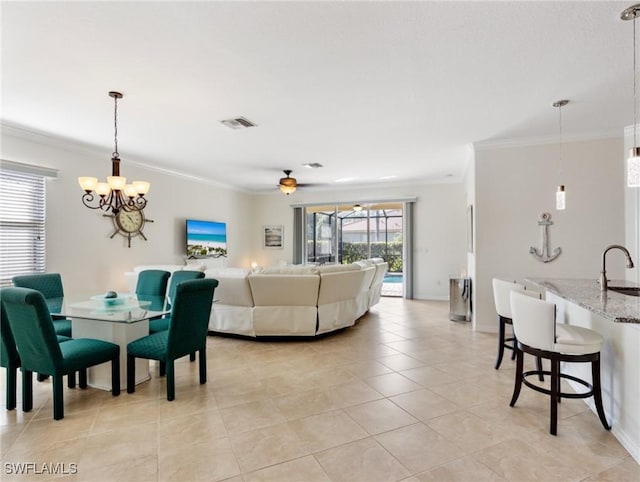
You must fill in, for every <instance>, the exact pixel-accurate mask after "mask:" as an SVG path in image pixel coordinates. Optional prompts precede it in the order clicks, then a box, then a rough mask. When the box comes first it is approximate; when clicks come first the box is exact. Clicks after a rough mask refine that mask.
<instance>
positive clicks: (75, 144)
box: [0, 121, 250, 193]
mask: <svg viewBox="0 0 640 482" xmlns="http://www.w3.org/2000/svg"><path fill="white" fill-rule="evenodd" d="M0 130H1V131H2V135H3V136H4V135H7V136H10V137H15V138H17V139H21V140H25V141H29V142H35V143H38V144H41V145H45V146H48V147H55V148H58V149H65V150H69V151H73V152H77V153H81V154H88V155H91V156H96V157H100V156H103V155H104V152H105V149H104V148H101V147H99V146H96V145H94V144H89V143H86V142H81V141H77V140H75V139H70V138H68V137H63V136H58V135H55V134H51V133H49V132H44V131H40V130H36V129H32V128H29V127H25V126H22V125H18V124H13V123H8V122H6V121H0ZM127 165H132V166H136V167H139V168H142V169H146V170H148V171H153V172H157V173H160V174H164V175H167V176H172V177H179V178H182V179H185V180H188V181H193V182H199V183H202V184H207V185H211V186H215V187H219V188H222V189H227V190H229V191H238V192H245V193H249V192H250V191H247V190H246V189H241V188H238V187H236V186H230V185H227V184H224V183H222V182H220V181H216V180H214V179H209V178H206V177H202V176H195V175H192V174H185V173H182V172H178V171H174V170H173V169H167V168H163V167H158V166H154V165H153V164H152V163H151V162H150V161H146V160H136V159H135V158H131V157H129V156H127Z"/></svg>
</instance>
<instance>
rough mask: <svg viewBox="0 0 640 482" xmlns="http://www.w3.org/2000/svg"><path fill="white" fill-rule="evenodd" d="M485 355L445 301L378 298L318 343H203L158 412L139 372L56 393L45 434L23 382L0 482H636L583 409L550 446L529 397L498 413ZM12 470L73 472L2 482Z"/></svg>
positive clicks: (565, 407)
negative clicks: (133, 384)
mask: <svg viewBox="0 0 640 482" xmlns="http://www.w3.org/2000/svg"><path fill="white" fill-rule="evenodd" d="M496 344H497V343H496V337H495V335H489V334H482V333H474V332H473V331H471V329H470V326H469V324H468V323H457V322H451V321H449V320H448V304H447V303H446V302H425V301H406V300H402V299H398V298H383V299H382V301H381V303H380V304H378V305H377V306H376V307H374V308H373V309H372V310H371V312H370V313H369V314H368V315H366V316H365V317H364V318H362V319H361V320H360V322H359V323H358V324H357V325H356V326H354V327H353V328H350V329H348V330H346V331H344V332H342V333H338V334H335V335H333V336H330V337H327V338H324V339H319V340H315V341H309V342H301V341H290V342H255V341H247V340H238V339H232V338H221V337H209V339H208V346H207V356H208V370H209V380H208V383H207V384H206V385H199V384H198V376H197V364H196V363H189V362H188V360H187V359H183V360H180V361H179V362H178V364H177V367H176V368H177V375H178V378H177V389H176V390H177V391H176V395H177V398H176V400H175V401H173V402H167V401H166V399H165V381H164V379H162V378H159V377H158V375H157V365H155V363H154V364H153V365H152V377H153V378H152V380H151V381H149V382H146V383H144V384H142V385H139V386H138V388H137V391H136V393H135V394H132V395H128V394H127V393H126V392H125V393H122V395H120V397H117V398H113V397H111V395H110V394H109V393H107V392H103V391H100V390H95V389H87V390H79V389H74V390H69V389H66V388H65V393H64V396H65V418H64V420H62V421H57V422H56V421H54V420H53V419H52V400H51V384H50V382H43V383H34V387H35V409H34V410H33V411H32V412H30V413H23V412H22V411H21V410H20V407H18V409H17V410H13V411H11V412H8V411H6V410H4V409H2V410H1V411H0V426H1V429H2V446H1V454H2V467H1V469H0V470H1V471H2V472H1V473H0V479H2V480H3V481H5V480H7V481H8V480H38V481H45V480H49V479H53V478H62V479H65V480H67V479H68V480H96V481H111V480H113V481H115V480H118V481H127V480H130V481H147V480H148V481H156V480H160V481H165V480H175V481H187V480H207V481H217V480H229V481H232V482H254V481H255V482H259V481H277V482H282V481H294V482H310V481H347V480H348V481H362V482H375V481H399V480H402V481H406V482H418V481H446V480H460V481H482V480H488V481H502V480H512V481H529V480H532V481H533V480H540V481H551V480H562V481H572V480H575V481H579V480H587V481H609V480H611V481H613V480H615V481H624V480H629V481H631V480H633V481H637V480H640V466H638V464H636V463H635V461H634V460H633V459H632V458H631V457H630V456H629V454H628V453H627V452H626V451H625V450H624V448H623V447H622V446H621V445H620V444H619V443H618V442H617V441H616V439H615V438H614V437H613V436H612V435H611V433H609V432H606V431H605V430H603V429H602V427H601V426H600V422H599V421H598V418H597V417H596V415H594V414H593V413H591V412H590V411H589V410H588V409H587V407H586V405H585V404H584V402H583V401H580V400H563V402H562V404H561V406H560V410H559V413H560V420H559V435H558V436H557V437H553V436H551V435H549V434H548V421H549V418H548V417H549V413H548V410H549V409H548V399H547V397H545V396H544V395H542V394H539V393H536V392H533V391H532V390H529V389H526V388H523V391H522V393H521V395H520V399H519V400H518V404H517V406H516V407H515V408H510V407H509V400H510V398H511V391H512V383H513V371H514V363H513V362H512V361H511V360H509V359H508V358H507V359H506V360H505V361H504V362H503V366H502V367H501V369H500V370H499V371H496V370H494V369H493V363H494V357H495V350H496ZM2 372H3V374H2V377H3V378H2V379H1V381H2V384H1V385H2V386H1V387H0V388H1V389H2V393H4V386H5V385H4V370H2ZM2 399H3V400H2V401H3V402H4V397H2ZM17 463H34V464H36V465H35V468H36V469H37V470H38V471H39V472H43V471H44V468H45V466H44V465H43V464H45V463H46V464H48V466H47V467H49V468H51V469H55V466H54V465H53V464H56V463H58V464H64V466H63V465H58V470H59V471H60V470H63V469H64V470H66V471H70V470H71V469H72V466H71V465H70V464H76V467H77V473H76V474H69V475H62V476H61V475H60V474H58V475H56V476H53V475H47V474H40V475H38V474H35V473H34V472H33V466H31V469H30V470H31V473H30V474H29V475H28V476H24V475H21V476H18V475H15V474H12V473H11V472H15V470H16V469H17V465H15V464H17Z"/></svg>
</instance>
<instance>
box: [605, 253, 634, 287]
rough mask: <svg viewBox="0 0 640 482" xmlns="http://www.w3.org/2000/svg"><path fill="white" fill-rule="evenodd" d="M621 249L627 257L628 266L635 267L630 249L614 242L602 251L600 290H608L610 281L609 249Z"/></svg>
mask: <svg viewBox="0 0 640 482" xmlns="http://www.w3.org/2000/svg"><path fill="white" fill-rule="evenodd" d="M612 249H619V250H620V251H622V252H623V253H624V255H625V256H626V257H627V268H629V269H631V268H633V260H632V259H631V255H630V254H629V250H628V249H627V248H625V247H624V246H620V245H619V244H612V245H611V246H607V247H606V248H605V249H604V251H603V252H602V271H600V291H607V288H608V287H609V286H608V281H607V268H606V265H607V253H608V252H609V250H612Z"/></svg>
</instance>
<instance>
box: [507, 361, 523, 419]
mask: <svg viewBox="0 0 640 482" xmlns="http://www.w3.org/2000/svg"><path fill="white" fill-rule="evenodd" d="M516 350H517V354H516V380H515V383H514V385H513V395H512V396H511V402H509V406H510V407H513V406H514V405H515V404H516V401H517V400H518V396H520V389H521V388H522V378H523V377H522V372H523V369H524V352H523V351H522V350H520V349H516Z"/></svg>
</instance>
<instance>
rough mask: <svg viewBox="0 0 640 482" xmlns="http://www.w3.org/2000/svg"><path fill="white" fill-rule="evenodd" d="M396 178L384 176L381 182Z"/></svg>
mask: <svg viewBox="0 0 640 482" xmlns="http://www.w3.org/2000/svg"><path fill="white" fill-rule="evenodd" d="M396 177H398V176H383V177H381V178H380V180H381V181H385V180H387V179H395V178H396Z"/></svg>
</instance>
